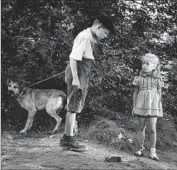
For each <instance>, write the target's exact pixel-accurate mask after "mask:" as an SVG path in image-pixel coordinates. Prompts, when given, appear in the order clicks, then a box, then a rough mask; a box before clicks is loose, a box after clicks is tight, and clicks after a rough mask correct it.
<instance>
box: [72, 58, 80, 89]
mask: <svg viewBox="0 0 177 170" xmlns="http://www.w3.org/2000/svg"><path fill="white" fill-rule="evenodd" d="M70 67H71V73H72V76H73V82H72V85H73V86H77V87H78V88H80V82H79V78H78V71H77V61H76V60H75V59H72V58H70Z"/></svg>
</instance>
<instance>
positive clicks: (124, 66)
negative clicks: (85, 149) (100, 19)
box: [1, 0, 177, 115]
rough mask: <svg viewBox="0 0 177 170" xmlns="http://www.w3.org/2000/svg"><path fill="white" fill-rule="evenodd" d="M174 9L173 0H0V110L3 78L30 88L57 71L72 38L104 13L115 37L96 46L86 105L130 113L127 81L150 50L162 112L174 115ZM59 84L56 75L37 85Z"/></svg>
mask: <svg viewBox="0 0 177 170" xmlns="http://www.w3.org/2000/svg"><path fill="white" fill-rule="evenodd" d="M176 8H177V2H176V1H175V0H157V1H152V0H147V1H141V0H136V1H135V0H128V1H123V0H110V1H105V0H98V1H93V0H89V1H84V0H74V1H71V0H61V1H56V0H51V1H49V0H45V1H44V0H39V1H34V0H11V1H10V0H6V1H5V0H3V1H2V25H1V28H2V52H1V54H2V59H1V61H2V70H1V71H2V74H1V75H2V91H3V93H2V105H3V106H4V107H2V110H4V109H5V108H8V107H10V106H9V103H8V102H7V98H6V85H5V82H6V78H13V79H16V80H17V81H19V82H21V83H23V84H24V85H30V84H33V83H35V82H37V81H40V80H42V79H45V78H47V77H49V76H52V75H54V74H56V73H59V72H61V71H63V70H64V69H65V67H66V63H67V60H68V56H69V53H70V51H71V48H72V42H73V40H74V37H75V36H76V35H77V34H78V33H79V32H80V31H81V30H83V29H84V28H86V27H89V26H91V24H92V22H93V20H94V18H95V17H96V16H97V15H98V14H99V13H104V14H106V15H108V16H110V17H111V18H112V20H113V21H114V23H115V26H116V34H114V35H112V36H111V37H110V39H109V41H108V42H107V43H104V42H103V43H101V42H100V45H99V46H98V47H97V50H96V51H97V52H96V57H95V58H96V63H95V65H94V67H93V71H92V74H91V81H90V89H89V95H88V99H87V100H88V103H90V105H92V104H93V103H98V104H97V106H100V107H105V108H109V109H111V110H112V111H121V112H127V113H128V112H131V107H132V106H131V105H132V101H131V98H132V88H131V82H132V79H133V77H134V76H135V75H137V74H138V72H139V70H140V69H141V63H140V60H139V58H140V56H142V55H143V54H145V53H146V52H152V53H155V54H157V55H158V56H159V57H160V59H161V64H162V73H163V76H164V80H165V88H164V91H163V98H164V101H163V103H164V110H165V112H166V113H169V114H172V115H176V113H177V106H176V103H175V101H176V100H177V98H176V96H177V95H176V81H177V77H176V68H177V67H176V66H177V62H176V55H177V37H176V35H177V25H176V20H177V14H176ZM102 47H103V48H102ZM100 49H103V50H100ZM64 86H65V84H64V79H63V77H58V78H55V79H52V80H49V81H47V82H45V83H43V84H40V85H39V86H38V87H40V88H60V89H63V88H64ZM92 107H93V109H94V107H96V106H95V105H92Z"/></svg>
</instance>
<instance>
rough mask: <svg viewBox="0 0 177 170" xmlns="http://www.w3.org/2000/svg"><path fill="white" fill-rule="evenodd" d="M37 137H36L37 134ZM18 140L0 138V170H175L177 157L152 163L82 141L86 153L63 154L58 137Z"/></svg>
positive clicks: (6, 135) (11, 134)
mask: <svg viewBox="0 0 177 170" xmlns="http://www.w3.org/2000/svg"><path fill="white" fill-rule="evenodd" d="M38 135H39V134H38ZM38 135H37V134H36V135H32V134H31V135H30V136H27V137H23V138H22V137H20V136H19V135H17V133H15V132H8V131H6V132H4V133H3V134H2V138H1V154H2V155H1V160H2V161H1V167H2V169H177V160H176V157H177V154H175V153H168V152H165V153H163V152H160V153H159V152H158V153H159V156H160V158H161V160H160V161H159V162H155V161H153V160H150V159H149V158H148V153H147V154H145V157H143V158H137V157H135V156H133V154H128V153H125V152H120V151H116V150H114V149H112V148H107V147H105V146H103V145H101V144H98V143H96V142H93V141H85V142H86V143H87V145H88V148H89V150H88V151H87V152H85V153H77V152H71V151H62V150H61V148H60V147H59V138H60V137H61V134H55V135H46V134H45V135H43V136H41V137H39V136H38ZM112 155H118V156H121V158H122V162H119V163H110V162H105V161H104V160H105V157H109V156H112Z"/></svg>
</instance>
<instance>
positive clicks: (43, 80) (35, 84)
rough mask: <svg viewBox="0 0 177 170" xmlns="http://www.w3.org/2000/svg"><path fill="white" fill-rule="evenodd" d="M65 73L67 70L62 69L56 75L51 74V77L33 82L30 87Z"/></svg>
mask: <svg viewBox="0 0 177 170" xmlns="http://www.w3.org/2000/svg"><path fill="white" fill-rule="evenodd" d="M63 73H65V71H62V72H61V73H58V74H55V75H53V76H51V77H48V78H46V79H43V80H41V81H38V82H37V83H34V84H31V85H30V86H28V87H32V86H34V85H36V84H39V83H42V82H44V81H46V80H49V79H52V78H54V77H56V76H61V75H62V74H63Z"/></svg>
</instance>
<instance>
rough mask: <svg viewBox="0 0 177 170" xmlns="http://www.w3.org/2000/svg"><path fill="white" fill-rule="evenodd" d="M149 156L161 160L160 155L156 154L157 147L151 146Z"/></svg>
mask: <svg viewBox="0 0 177 170" xmlns="http://www.w3.org/2000/svg"><path fill="white" fill-rule="evenodd" d="M149 157H150V158H151V159H153V160H155V161H159V157H158V156H157V154H156V148H150V155H149Z"/></svg>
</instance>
